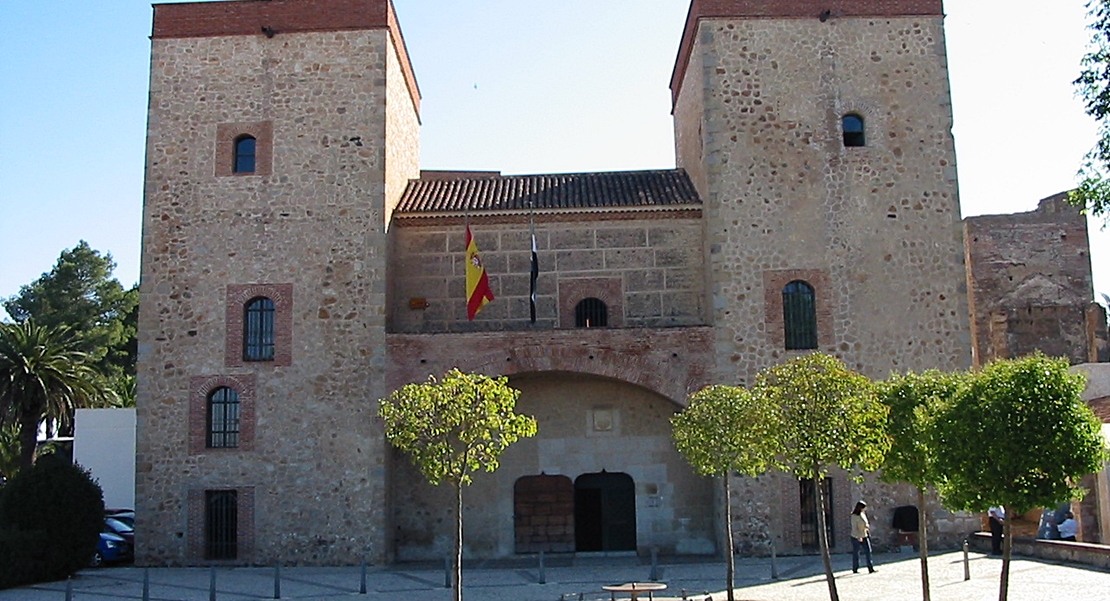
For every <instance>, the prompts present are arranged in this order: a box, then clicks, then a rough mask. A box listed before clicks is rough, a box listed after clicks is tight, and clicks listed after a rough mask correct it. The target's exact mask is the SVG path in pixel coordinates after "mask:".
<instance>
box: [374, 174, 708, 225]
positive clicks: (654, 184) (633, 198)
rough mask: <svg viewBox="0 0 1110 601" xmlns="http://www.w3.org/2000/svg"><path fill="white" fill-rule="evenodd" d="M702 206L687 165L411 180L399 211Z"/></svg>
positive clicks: (415, 213) (459, 212)
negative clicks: (658, 168) (638, 169)
mask: <svg viewBox="0 0 1110 601" xmlns="http://www.w3.org/2000/svg"><path fill="white" fill-rule="evenodd" d="M529 203H531V206H530V205H529ZM700 204H701V199H700V198H699V197H698V193H697V191H696V190H695V189H694V185H693V183H691V182H690V177H689V176H688V175H686V171H685V170H683V169H667V170H656V171H611V172H604V173H558V174H549V175H503V176H497V177H489V176H488V175H486V176H482V175H478V176H476V177H466V176H463V177H459V178H452V179H420V180H413V181H410V182H409V185H408V188H406V189H405V194H404V196H402V197H401V202H400V203H399V204H398V206H397V209H396V214H397V215H398V216H400V215H402V214H406V213H407V214H410V215H412V216H416V215H418V214H419V215H427V214H433V213H439V214H445V213H454V214H461V213H464V212H475V213H476V212H495V211H506V212H516V211H527V210H529V209H530V208H531V209H535V210H551V209H591V208H601V209H606V208H631V207H659V208H668V207H669V208H678V207H680V206H688V205H700Z"/></svg>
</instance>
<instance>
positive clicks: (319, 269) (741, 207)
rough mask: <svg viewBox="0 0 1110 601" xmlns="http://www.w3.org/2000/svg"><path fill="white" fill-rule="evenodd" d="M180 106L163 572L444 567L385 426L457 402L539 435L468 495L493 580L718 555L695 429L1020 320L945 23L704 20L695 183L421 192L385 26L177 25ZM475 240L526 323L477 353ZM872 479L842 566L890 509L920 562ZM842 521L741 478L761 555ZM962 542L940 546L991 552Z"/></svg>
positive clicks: (748, 538) (482, 318)
mask: <svg viewBox="0 0 1110 601" xmlns="http://www.w3.org/2000/svg"><path fill="white" fill-rule="evenodd" d="M660 83H661V85H663V82H660ZM150 85H151V90H150V106H149V114H148V120H149V127H148V139H147V156H146V173H147V178H146V189H145V204H144V218H143V219H144V221H143V257H142V277H141V286H140V291H141V308H140V325H139V338H140V349H139V368H138V371H139V384H138V402H137V421H138V426H137V427H138V437H137V454H138V457H137V467H136V471H137V474H136V499H137V501H136V505H137V507H136V509H137V528H138V530H139V532H138V536H137V538H138V540H139V548H138V557H139V561H140V562H141V563H143V564H169V565H173V564H198V563H206V562H213V561H215V562H232V563H241V564H251V563H254V564H260V563H267V564H269V563H273V562H275V561H281V562H286V563H302V564H335V563H356V562H358V561H359V560H360V559H362V558H366V559H367V560H369V561H371V562H382V561H392V560H407V559H432V558H434V559H439V558H442V557H443V556H444V555H445V554H446V552H447V549H448V546H449V544H450V532H449V528H448V527H447V523H448V522H449V517H450V516H449V511H450V507H451V502H450V501H449V499H448V497H449V492H448V491H446V490H438V489H435V488H432V487H430V486H428V485H427V484H425V483H424V482H423V480H422V479H421V478H420V477H419V476H418V475H417V473H416V472H415V470H414V468H412V467H411V466H410V465H409V464H408V463H407V461H406V459H405V458H404V457H402V456H399V455H397V454H396V453H394V452H393V451H392V450H391V449H390V448H389V447H388V446H387V444H386V442H385V440H384V438H383V435H382V429H381V424H380V422H379V421H378V420H377V418H376V417H375V414H376V403H377V400H378V399H379V398H382V397H384V396H386V395H387V394H388V393H389V391H390V390H392V389H394V388H396V387H398V386H400V385H402V384H404V383H407V382H412V381H423V380H425V379H426V378H427V377H428V375H429V374H442V373H443V372H444V371H446V370H448V369H450V368H452V367H458V368H460V369H463V370H467V371H480V372H484V373H489V374H505V375H508V376H509V378H510V384H511V385H513V386H514V387H516V388H518V389H520V390H521V391H522V395H521V398H520V402H519V404H518V410H519V411H521V412H523V413H528V414H531V415H534V416H536V417H537V419H538V421H539V433H538V435H537V436H536V437H535V438H532V439H528V440H525V441H522V442H520V443H518V444H517V445H514V446H513V447H511V448H510V449H509V451H508V452H507V453H506V454H505V456H504V458H503V461H502V464H501V468H500V469H499V470H498V471H497V472H495V473H493V474H490V475H483V476H480V477H479V478H478V480H477V483H476V485H475V486H473V487H471V488H470V489H469V490H468V491H467V506H466V509H465V511H466V524H467V532H466V554H467V556H468V557H482V558H487V557H508V556H512V555H514V554H517V553H534V552H537V551H540V550H544V551H550V552H571V551H574V552H593V551H600V552H641V553H643V552H646V551H647V550H649V549H653V548H655V549H658V550H659V551H660V552H662V553H678V554H707V553H716V552H719V551H720V540H719V538H720V537H719V534H718V533H719V531H720V526H719V519H720V517H719V516H720V511H719V508H720V507H721V504H722V503H723V502H726V501H725V500H724V499H720V498H718V497H717V496H716V491H717V490H718V487H716V486H715V485H714V483H713V482H712V481H710V480H709V479H705V478H701V477H699V476H697V475H696V474H694V472H693V471H692V470H691V469H690V468H689V467H688V466H687V465H686V464H685V462H684V461H683V460H682V458H681V457H680V456H679V455H678V454H677V452H676V451H675V450H674V447H673V445H672V444H671V442H670V424H669V421H668V420H669V418H670V416H672V415H673V414H674V413H675V412H677V411H679V410H681V408H682V407H683V405H684V404H685V402H686V397H687V395H688V394H690V393H692V392H694V391H695V390H697V389H699V388H701V387H702V386H705V385H708V384H711V383H736V384H746V383H748V382H750V381H751V379H752V377H753V376H754V375H755V374H756V373H757V372H758V371H759V370H761V369H763V368H765V367H768V366H771V365H774V364H776V363H779V362H782V361H784V360H786V359H788V358H790V357H793V356H797V355H799V354H803V353H807V352H810V351H812V350H821V351H825V352H829V353H833V354H835V355H837V356H839V357H841V358H842V359H843V360H844V361H845V362H846V363H847V364H848V365H849V366H850V367H852V368H854V369H857V370H859V371H861V372H863V373H864V374H866V375H868V376H870V377H874V378H883V377H886V376H887V375H888V374H890V373H891V372H892V371H904V370H917V371H920V370H925V369H931V368H936V369H941V370H954V369H961V368H966V367H969V366H970V365H971V361H972V349H973V348H977V349H978V348H979V346H978V345H975V344H973V341H972V334H973V333H974V332H975V331H976V329H975V328H980V329H982V328H983V327H984V326H982V325H981V324H980V317H979V316H980V314H983V315H988V316H990V315H994V314H995V313H996V312H997V311H998V310H1002V309H995V308H993V306H991V307H988V306H987V305H983V304H977V305H976V308H975V310H976V312H975V313H974V315H975V322H974V323H975V326H974V327H973V325H972V322H971V320H970V318H969V315H972V314H971V313H969V310H970V308H969V302H968V291H967V283H968V281H969V279H970V281H971V282H972V283H973V284H976V283H981V282H985V281H986V278H985V276H982V275H980V274H979V273H978V272H976V273H975V274H974V275H972V276H969V275H968V273H967V272H966V271H965V265H964V263H965V249H964V242H963V231H962V229H961V220H960V211H959V199H958V192H957V183H956V160H955V153H954V148H953V140H952V135H951V127H952V115H951V107H950V97H949V89H948V74H947V64H946V56H945V45H944V29H943V10H942V6H941V2H940V0H830V1H827V2H816V1H813V0H780V1H776V2H773V3H769V2H764V1H762V0H693V1H692V2H691V5H690V11H689V16H688V19H687V22H686V25H685V31H684V34H683V37H682V41H681V45H680V48H679V49H678V57H677V61H676V64H675V67H674V71H673V76H672V79H671V82H670V88H671V90H672V98H673V115H674V128H675V148H676V156H677V163H678V164H677V166H676V168H675V169H673V170H659V171H630V172H617V173H581V174H551V175H517V176H503V175H501V174H500V173H498V172H421V171H420V167H419V127H420V118H419V113H420V93H419V88H418V86H417V83H416V77H415V75H414V70H413V67H412V65H410V62H409V59H408V55H407V52H406V49H405V44H404V38H403V37H402V35H401V29H400V26H399V24H398V22H397V19H396V16H395V14H394V12H393V7H392V5H391V3H390V1H389V0H267V1H261V0H235V1H223V2H198V3H187V4H159V5H155V12H154V26H153V35H152V50H151V84H150ZM467 224H468V225H469V227H470V228H471V230H472V231H473V233H474V237H475V239H476V241H477V245H478V247H479V248H480V249H481V252H482V259H483V262H484V264H485V266H486V269H487V271H488V273H489V276H490V282H491V285H492V288H493V291H494V294H495V295H496V300H495V301H494V302H492V303H490V304H489V305H487V306H486V307H485V309H484V310H483V311H482V312H481V313H480V314H478V316H477V318H476V319H474V320H473V321H468V320H467V316H466V310H465V301H464V296H465V292H464V290H465V254H464V244H465V226H466V225H467ZM969 227H971V226H970V225H969ZM533 231H534V233H535V240H536V245H537V249H538V254H539V261H540V268H541V272H540V276H539V279H538V290H537V294H536V320H535V322H534V323H533V322H532V319H531V315H530V298H529V297H530V257H531V234H532V232H533ZM1087 269H1088V271H1089V266H1088V268H1087ZM1088 277H1089V275H1088ZM1087 300H1088V301H1089V298H1088V299H1087ZM984 311H985V313H983V312H984ZM992 319H993V318H992ZM991 323H993V322H991ZM1009 331H1013V328H1011V330H1009ZM978 352H979V353H980V354H982V353H984V352H985V351H978ZM846 476H847V475H846V474H842V473H837V474H833V476H832V477H831V478H830V479H829V481H828V482H826V483H822V485H824V486H827V487H828V490H829V491H830V492H831V504H830V507H828V508H827V511H828V514H829V516H830V517H832V518H833V519H831V524H833V525H832V534H833V537H832V539H831V540H832V542H833V543H834V544H837V548H839V547H842V546H843V541H844V540H845V539H846V530H845V529H846V528H847V524H846V522H847V520H846V519H844V516H847V514H848V513H849V511H850V509H851V506H852V503H854V501H855V500H856V499H858V498H861V497H862V498H866V499H868V502H869V503H870V504H871V505H872V507H875V508H876V512H875V514H874V516H873V520H874V522H875V528H874V531H873V533H874V537H875V539H876V542H877V544H878V545H879V546H880V547H885V546H895V545H897V533H896V532H894V531H893V530H892V528H891V525H890V514H891V511H892V510H893V508H894V507H897V506H900V505H909V504H912V503H913V502H914V499H915V498H916V495H915V494H914V493H913V492H912V491H910V490H908V489H904V488H902V487H897V486H888V485H883V484H879V483H877V482H876V481H875V480H874V479H873V478H869V479H867V480H865V481H864V482H863V483H862V484H855V483H853V482H851V481H850V480H849V479H848V478H847V477H846ZM816 485H817V483H814V482H799V481H797V480H795V479H792V478H789V477H786V476H783V475H775V474H768V475H766V476H763V477H760V478H758V479H747V478H736V481H735V482H734V485H733V487H732V491H733V497H732V498H731V499H728V500H727V502H729V503H731V504H732V510H733V512H732V514H733V523H732V528H733V530H734V532H735V534H736V537H737V538H736V541H737V542H736V546H737V550H738V551H739V552H742V553H747V554H761V553H766V552H768V550H769V549H770V546H769V545H770V544H771V543H773V544H774V545H775V548H776V549H777V550H778V552H780V553H802V552H807V551H809V550H812V549H814V548H815V545H816V532H817V530H816V528H817V526H816V524H817V513H816V512H817V507H816V503H815V502H814V495H813V493H814V490H815V486H816ZM930 509H931V510H937V508H936V507H930ZM934 515H935V521H936V523H934V524H932V525H931V526H932V528H931V531H932V532H933V533H935V536H936V537H937V539H936V541H935V542H934V544H939V545H945V544H951V543H953V542H954V541H956V540H958V539H960V538H962V537H963V536H964V535H965V534H966V532H968V531H969V530H971V529H973V528H975V526H976V523H977V520H976V519H974V518H969V517H968V516H961V515H951V514H948V513H945V512H944V511H942V510H937V511H935V513H934Z"/></svg>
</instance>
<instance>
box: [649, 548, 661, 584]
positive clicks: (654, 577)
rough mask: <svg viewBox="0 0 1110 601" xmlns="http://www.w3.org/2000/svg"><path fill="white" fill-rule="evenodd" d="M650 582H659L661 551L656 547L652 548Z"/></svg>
mask: <svg viewBox="0 0 1110 601" xmlns="http://www.w3.org/2000/svg"><path fill="white" fill-rule="evenodd" d="M648 580H650V581H652V582H656V581H658V580H659V549H658V548H656V547H652V548H651V574H650V575H648Z"/></svg>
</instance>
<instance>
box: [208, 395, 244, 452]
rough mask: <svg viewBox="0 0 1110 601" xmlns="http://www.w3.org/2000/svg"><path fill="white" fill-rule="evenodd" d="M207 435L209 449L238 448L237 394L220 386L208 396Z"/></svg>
mask: <svg viewBox="0 0 1110 601" xmlns="http://www.w3.org/2000/svg"><path fill="white" fill-rule="evenodd" d="M207 413H208V420H207V421H208V433H207V436H206V439H207V440H206V445H205V446H207V447H208V448H210V449H227V448H235V447H238V446H239V393H237V392H235V391H234V390H232V389H230V388H228V387H226V386H221V387H220V388H217V389H215V390H213V391H212V392H211V393H209V395H208V412H207Z"/></svg>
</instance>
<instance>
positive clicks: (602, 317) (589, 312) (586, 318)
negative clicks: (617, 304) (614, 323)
mask: <svg viewBox="0 0 1110 601" xmlns="http://www.w3.org/2000/svg"><path fill="white" fill-rule="evenodd" d="M608 325H609V307H607V306H606V305H605V303H604V302H603V301H602V300H601V299H598V298H593V297H590V298H584V299H582V300H581V301H579V303H578V304H577V305H576V306H575V307H574V326H575V327H577V328H604V327H606V326H608Z"/></svg>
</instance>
